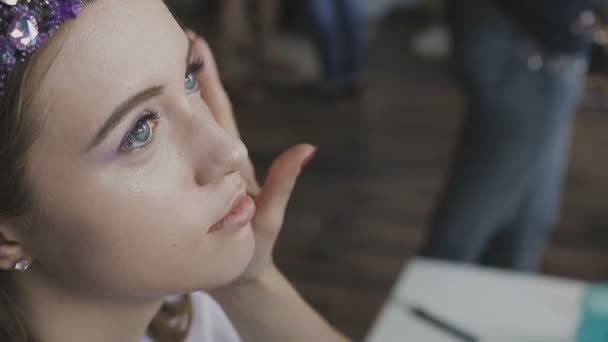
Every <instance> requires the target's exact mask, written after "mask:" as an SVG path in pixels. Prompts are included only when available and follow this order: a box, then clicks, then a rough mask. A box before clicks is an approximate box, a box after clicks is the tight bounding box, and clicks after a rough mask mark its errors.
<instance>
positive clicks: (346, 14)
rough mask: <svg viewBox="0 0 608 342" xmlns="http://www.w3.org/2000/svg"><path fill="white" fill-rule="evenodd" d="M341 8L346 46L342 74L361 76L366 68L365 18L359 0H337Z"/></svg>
mask: <svg viewBox="0 0 608 342" xmlns="http://www.w3.org/2000/svg"><path fill="white" fill-rule="evenodd" d="M336 2H337V7H338V8H339V9H340V10H339V13H340V22H341V26H340V28H341V32H342V33H343V37H344V38H343V39H342V46H343V48H344V53H343V54H342V57H343V63H342V64H343V66H342V70H341V71H342V74H343V75H345V77H348V78H356V77H360V76H361V73H363V69H364V63H365V60H364V54H365V48H364V38H363V18H362V14H361V8H360V5H359V1H358V0H336Z"/></svg>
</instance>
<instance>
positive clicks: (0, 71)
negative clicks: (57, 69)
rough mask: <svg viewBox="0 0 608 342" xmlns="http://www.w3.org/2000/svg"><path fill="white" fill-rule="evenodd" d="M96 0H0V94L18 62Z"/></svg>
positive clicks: (25, 59)
mask: <svg viewBox="0 0 608 342" xmlns="http://www.w3.org/2000/svg"><path fill="white" fill-rule="evenodd" d="M93 1H95V0H0V97H2V96H4V90H5V86H6V79H7V77H8V74H9V72H11V70H13V68H14V67H15V65H17V64H18V63H24V62H25V61H27V59H28V57H30V56H31V55H32V54H33V53H34V52H36V50H38V48H40V46H41V45H42V44H43V43H44V41H45V40H46V39H48V38H49V37H50V36H51V35H53V32H55V31H56V30H57V29H59V27H60V26H61V24H63V23H64V22H65V21H67V20H70V19H75V18H76V17H78V14H80V12H81V11H82V5H83V4H86V3H89V2H93Z"/></svg>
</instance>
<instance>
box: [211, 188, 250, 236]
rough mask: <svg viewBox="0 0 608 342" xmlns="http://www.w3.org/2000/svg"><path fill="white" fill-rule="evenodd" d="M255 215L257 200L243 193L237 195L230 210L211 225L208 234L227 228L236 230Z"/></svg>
mask: <svg viewBox="0 0 608 342" xmlns="http://www.w3.org/2000/svg"><path fill="white" fill-rule="evenodd" d="M254 215H255V202H254V201H253V198H251V196H249V195H247V194H246V193H242V194H241V195H239V196H237V197H236V198H235V199H234V200H233V201H232V205H231V207H230V210H229V211H228V213H227V214H226V216H224V218H222V219H221V220H220V221H219V222H217V223H216V224H214V225H213V226H211V228H210V229H209V231H208V232H207V233H208V234H213V233H216V232H220V231H225V230H235V229H239V228H242V227H245V226H246V225H247V224H248V223H250V222H251V220H253V217H254Z"/></svg>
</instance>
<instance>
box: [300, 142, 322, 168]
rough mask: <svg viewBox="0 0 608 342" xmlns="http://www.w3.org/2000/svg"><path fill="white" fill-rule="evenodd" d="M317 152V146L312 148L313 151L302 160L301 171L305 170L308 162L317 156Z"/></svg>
mask: <svg viewBox="0 0 608 342" xmlns="http://www.w3.org/2000/svg"><path fill="white" fill-rule="evenodd" d="M317 151H319V146H314V148H313V150H312V151H311V152H310V154H309V155H308V157H306V159H304V160H303V161H302V166H301V168H302V169H303V168H305V167H306V166H307V165H308V164H310V162H311V161H312V159H313V158H314V157H315V155H317Z"/></svg>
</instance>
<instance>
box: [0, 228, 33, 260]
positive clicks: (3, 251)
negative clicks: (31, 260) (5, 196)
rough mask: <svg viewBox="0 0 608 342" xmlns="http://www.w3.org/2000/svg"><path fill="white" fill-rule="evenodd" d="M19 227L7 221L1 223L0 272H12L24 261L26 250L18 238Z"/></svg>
mask: <svg viewBox="0 0 608 342" xmlns="http://www.w3.org/2000/svg"><path fill="white" fill-rule="evenodd" d="M17 228H18V227H17V226H16V225H15V224H12V223H10V222H7V221H0V270H12V269H14V267H15V265H16V264H17V263H18V262H19V261H20V260H23V259H26V260H27V259H28V258H27V256H26V255H25V248H23V244H22V242H21V241H20V239H19V237H18V236H17V234H16V232H17Z"/></svg>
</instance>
